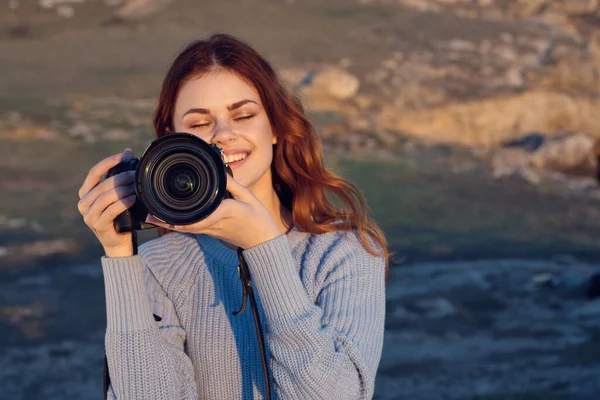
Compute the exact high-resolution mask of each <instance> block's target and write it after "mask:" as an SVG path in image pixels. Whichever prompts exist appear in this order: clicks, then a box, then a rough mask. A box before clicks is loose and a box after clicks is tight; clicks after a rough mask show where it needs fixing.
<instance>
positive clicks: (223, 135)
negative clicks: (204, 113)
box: [210, 121, 237, 145]
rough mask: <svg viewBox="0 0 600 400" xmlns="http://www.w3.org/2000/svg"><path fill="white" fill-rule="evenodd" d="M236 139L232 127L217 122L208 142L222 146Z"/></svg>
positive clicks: (225, 123)
mask: <svg viewBox="0 0 600 400" xmlns="http://www.w3.org/2000/svg"><path fill="white" fill-rule="evenodd" d="M236 137H237V135H236V134H235V132H234V131H233V129H232V126H231V125H230V124H229V123H228V122H226V121H217V122H216V123H215V130H214V133H213V136H212V138H211V140H210V142H211V143H214V144H216V145H219V144H223V143H227V142H230V141H232V140H234V139H235V138H236Z"/></svg>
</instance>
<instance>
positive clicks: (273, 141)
mask: <svg viewBox="0 0 600 400" xmlns="http://www.w3.org/2000/svg"><path fill="white" fill-rule="evenodd" d="M271 143H272V144H277V135H275V134H273V139H272V140H271Z"/></svg>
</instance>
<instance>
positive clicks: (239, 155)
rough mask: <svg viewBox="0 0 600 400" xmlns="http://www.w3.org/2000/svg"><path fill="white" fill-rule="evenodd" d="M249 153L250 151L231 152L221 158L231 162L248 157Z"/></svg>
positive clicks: (228, 162)
mask: <svg viewBox="0 0 600 400" xmlns="http://www.w3.org/2000/svg"><path fill="white" fill-rule="evenodd" d="M249 155H250V153H237V154H231V155H228V156H224V157H223V159H224V161H225V162H226V163H227V164H232V163H235V162H238V161H242V160H245V159H246V157H248V156H249Z"/></svg>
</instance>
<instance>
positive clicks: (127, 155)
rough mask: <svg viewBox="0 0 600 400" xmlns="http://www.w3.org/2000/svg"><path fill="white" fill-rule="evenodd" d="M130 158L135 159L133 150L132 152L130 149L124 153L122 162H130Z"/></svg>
mask: <svg viewBox="0 0 600 400" xmlns="http://www.w3.org/2000/svg"><path fill="white" fill-rule="evenodd" d="M130 158H134V156H133V150H131V149H130V148H129V147H128V148H126V149H125V151H124V152H123V156H122V157H121V160H129V159H130Z"/></svg>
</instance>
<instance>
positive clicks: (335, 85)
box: [310, 67, 360, 100]
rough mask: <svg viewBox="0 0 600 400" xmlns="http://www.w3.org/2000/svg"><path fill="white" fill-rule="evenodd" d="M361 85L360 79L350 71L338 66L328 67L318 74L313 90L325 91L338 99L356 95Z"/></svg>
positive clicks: (312, 86)
mask: <svg viewBox="0 0 600 400" xmlns="http://www.w3.org/2000/svg"><path fill="white" fill-rule="evenodd" d="M359 86H360V81H359V79H358V78H357V77H356V76H354V75H352V74H350V73H349V72H347V71H345V70H343V69H341V68H336V67H326V68H324V69H323V70H321V71H319V72H318V73H317V74H316V77H315V78H314V80H313V82H312V84H311V85H310V87H311V90H314V91H320V92H324V93H326V94H328V95H331V96H333V97H334V98H336V99H338V100H347V99H349V98H351V97H352V96H354V95H355V94H356V92H357V91H358V88H359Z"/></svg>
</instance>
